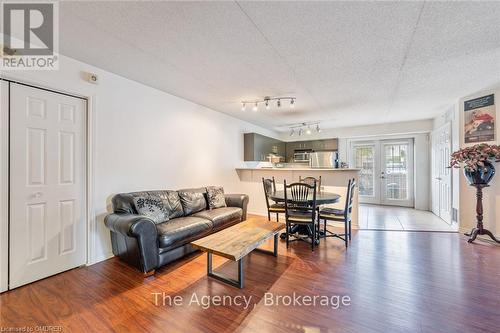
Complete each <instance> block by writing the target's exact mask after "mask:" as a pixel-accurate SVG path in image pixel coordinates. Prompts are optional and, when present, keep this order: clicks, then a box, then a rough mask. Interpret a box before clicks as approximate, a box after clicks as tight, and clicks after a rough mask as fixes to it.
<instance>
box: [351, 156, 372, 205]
mask: <svg viewBox="0 0 500 333" xmlns="http://www.w3.org/2000/svg"><path fill="white" fill-rule="evenodd" d="M353 153H354V154H353V155H354V167H355V168H360V169H361V172H360V175H359V195H364V196H372V197H373V196H374V195H375V189H374V181H375V178H374V177H375V169H374V168H375V164H374V162H375V161H374V157H375V147H374V146H357V147H354V151H353Z"/></svg>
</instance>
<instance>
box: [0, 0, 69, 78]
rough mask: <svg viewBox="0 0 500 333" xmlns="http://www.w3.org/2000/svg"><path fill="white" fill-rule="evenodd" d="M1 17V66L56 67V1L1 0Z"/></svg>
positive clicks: (21, 67) (22, 67)
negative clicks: (14, 0) (19, 0)
mask: <svg viewBox="0 0 500 333" xmlns="http://www.w3.org/2000/svg"><path fill="white" fill-rule="evenodd" d="M2 21H3V22H2V35H3V38H2V42H3V45H2V50H1V51H2V52H1V57H2V61H1V66H0V68H1V69H3V70H33V69H36V70H40V69H45V70H52V69H57V65H58V61H57V60H58V55H57V51H58V50H57V47H58V37H59V36H58V34H57V32H58V28H59V27H58V3H57V2H36V3H27V2H3V3H2Z"/></svg>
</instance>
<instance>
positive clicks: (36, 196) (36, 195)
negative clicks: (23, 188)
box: [33, 192, 43, 199]
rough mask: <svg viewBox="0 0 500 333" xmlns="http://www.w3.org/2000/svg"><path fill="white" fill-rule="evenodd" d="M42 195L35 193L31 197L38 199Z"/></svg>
mask: <svg viewBox="0 0 500 333" xmlns="http://www.w3.org/2000/svg"><path fill="white" fill-rule="evenodd" d="M42 194H43V193H42V192H35V193H33V197H35V198H37V199H38V198H40V197H41V196H42Z"/></svg>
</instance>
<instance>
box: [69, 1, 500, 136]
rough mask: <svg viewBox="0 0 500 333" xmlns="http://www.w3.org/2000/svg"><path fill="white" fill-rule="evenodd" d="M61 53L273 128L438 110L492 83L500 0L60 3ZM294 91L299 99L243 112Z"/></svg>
mask: <svg viewBox="0 0 500 333" xmlns="http://www.w3.org/2000/svg"><path fill="white" fill-rule="evenodd" d="M60 38H61V41H60V50H61V53H62V54H65V55H68V56H70V57H72V58H75V59H78V60H81V61H83V62H87V63H89V64H92V65H95V66H97V67H100V68H103V69H106V70H108V71H111V72H114V73H117V74H119V75H122V76H124V77H127V78H130V79H132V80H135V81H139V82H142V83H144V84H147V85H149V86H152V87H155V88H158V89H160V90H163V91H166V92H168V93H171V94H174V95H177V96H180V97H183V98H185V99H188V100H190V101H193V102H196V103H198V104H201V105H205V106H207V107H210V108H212V109H214V110H218V111H221V112H224V113H227V114H230V115H232V116H235V117H237V118H241V119H244V120H246V121H249V122H252V123H255V124H258V125H261V126H263V127H266V128H269V129H280V128H282V127H281V126H284V125H287V124H291V123H296V122H309V121H321V123H322V126H323V127H324V128H334V127H344V126H355V125H367V124H377V123H384V122H396V121H407V120H416V119H426V118H431V117H434V116H436V115H438V114H440V113H442V112H443V111H444V110H446V109H447V108H449V106H450V105H451V104H452V103H454V102H455V101H456V100H457V99H458V98H460V97H462V96H464V95H467V94H470V93H471V92H474V91H477V90H481V89H484V88H486V87H488V86H490V85H493V84H496V83H498V81H499V80H500V2H61V5H60ZM282 95H293V96H296V97H297V103H296V108H295V109H293V110H290V109H289V108H285V107H282V108H281V109H276V108H273V109H271V110H269V111H266V110H264V109H262V110H259V111H258V112H252V111H251V110H247V111H246V112H242V111H241V110H240V101H241V100H252V99H255V98H262V97H264V96H282Z"/></svg>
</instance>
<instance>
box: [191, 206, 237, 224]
mask: <svg viewBox="0 0 500 333" xmlns="http://www.w3.org/2000/svg"><path fill="white" fill-rule="evenodd" d="M193 216H196V217H201V218H204V219H207V220H210V221H212V223H213V225H214V228H220V227H222V226H224V225H225V224H231V223H234V222H239V221H241V217H242V216H243V210H242V209H241V208H239V207H223V208H215V209H212V210H204V211H202V212H199V213H196V214H194V215H193Z"/></svg>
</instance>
